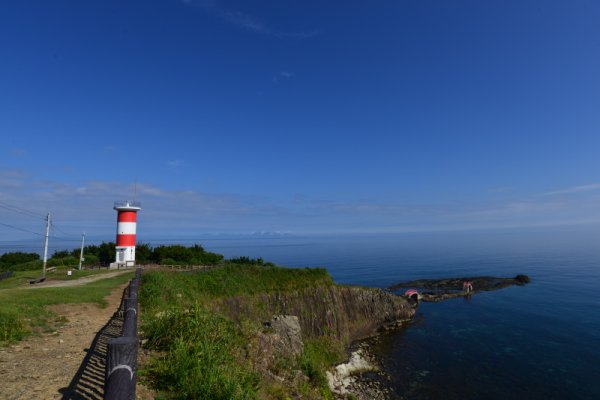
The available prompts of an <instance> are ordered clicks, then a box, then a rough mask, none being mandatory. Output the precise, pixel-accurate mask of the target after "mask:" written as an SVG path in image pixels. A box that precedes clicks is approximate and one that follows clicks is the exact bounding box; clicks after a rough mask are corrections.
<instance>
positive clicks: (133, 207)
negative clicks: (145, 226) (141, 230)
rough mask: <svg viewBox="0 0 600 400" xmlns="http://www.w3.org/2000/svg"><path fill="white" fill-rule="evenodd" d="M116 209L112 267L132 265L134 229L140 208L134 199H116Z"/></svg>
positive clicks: (133, 261)
mask: <svg viewBox="0 0 600 400" xmlns="http://www.w3.org/2000/svg"><path fill="white" fill-rule="evenodd" d="M114 209H115V210H116V211H117V245H116V247H115V250H116V256H115V262H114V263H112V264H111V267H113V268H115V267H116V268H119V267H133V266H134V265H135V231H136V224H137V212H138V211H140V210H141V209H142V207H141V204H140V203H139V202H135V201H116V202H115V206H114Z"/></svg>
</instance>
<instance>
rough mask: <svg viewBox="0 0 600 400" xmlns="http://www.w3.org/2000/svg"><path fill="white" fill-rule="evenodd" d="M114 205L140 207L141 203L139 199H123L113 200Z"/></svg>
mask: <svg viewBox="0 0 600 400" xmlns="http://www.w3.org/2000/svg"><path fill="white" fill-rule="evenodd" d="M114 206H115V207H142V203H140V202H139V201H129V200H123V201H115V205H114Z"/></svg>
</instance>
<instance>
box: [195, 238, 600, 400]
mask: <svg viewBox="0 0 600 400" xmlns="http://www.w3.org/2000/svg"><path fill="white" fill-rule="evenodd" d="M201 243H202V244H203V245H204V246H205V248H207V249H208V250H210V251H215V252H219V253H222V254H225V255H226V256H227V257H234V256H242V255H244V256H250V257H255V258H256V257H262V258H263V259H264V260H265V261H272V262H275V263H276V264H280V265H286V266H293V267H305V266H309V267H325V268H327V269H328V270H329V272H330V273H331V275H332V276H333V278H334V280H335V281H336V282H339V283H345V284H357V285H365V286H372V287H380V288H385V287H388V286H390V285H392V284H394V283H396V282H399V281H405V280H411V279H417V278H444V277H459V276H469V275H492V276H502V277H512V276H515V275H516V274H520V273H522V274H527V275H529V276H530V278H531V280H532V281H531V283H530V284H528V285H526V286H522V287H520V286H515V287H509V288H506V289H502V290H499V291H494V292H485V293H480V294H477V295H475V296H473V297H472V298H470V299H463V298H458V299H452V300H446V301H444V302H441V303H421V304H420V305H419V308H418V312H417V315H416V317H415V318H414V320H413V321H412V322H411V323H410V324H409V325H408V326H406V327H404V328H401V329H398V330H394V331H390V332H386V333H383V334H381V335H379V336H378V337H377V339H376V340H374V341H372V343H371V345H372V350H373V352H374V353H375V355H376V356H377V357H378V358H379V359H380V360H381V363H382V365H383V369H384V371H385V373H386V374H387V375H388V376H389V378H390V380H389V381H387V384H388V385H389V386H391V388H392V389H393V393H394V397H396V398H410V399H505V398H511V399H530V400H531V399H565V398H572V399H599V398H600V382H599V380H598V378H599V377H600V295H599V294H598V290H599V289H600V229H598V228H587V229H581V228H554V229H539V230H527V231H520V232H514V231H510V230H506V231H481V232H454V233H452V232H445V233H435V234H432V233H429V234H398V235H362V236H361V235H352V236H310V237H309V236H306V237H301V236H295V237H264V238H237V239H231V238H229V239H209V240H202V242H201Z"/></svg>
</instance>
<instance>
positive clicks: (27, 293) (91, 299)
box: [0, 273, 133, 345]
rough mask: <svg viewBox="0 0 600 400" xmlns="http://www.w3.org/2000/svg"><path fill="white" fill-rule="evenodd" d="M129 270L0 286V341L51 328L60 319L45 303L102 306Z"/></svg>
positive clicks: (49, 330)
mask: <svg viewBox="0 0 600 400" xmlns="http://www.w3.org/2000/svg"><path fill="white" fill-rule="evenodd" d="M132 274H133V273H126V274H123V275H119V276H116V277H113V278H108V279H104V280H100V281H96V282H92V283H89V284H87V285H81V286H73V287H63V288H40V289H18V288H11V289H2V290H0V344H1V345H6V344H8V343H10V342H14V341H18V340H21V339H22V338H23V337H25V336H27V335H29V334H32V333H37V332H51V331H53V330H54V327H55V326H56V325H57V324H59V323H61V322H62V320H61V319H60V318H58V319H57V318H56V316H55V315H54V314H53V313H52V312H50V311H49V310H48V309H47V308H46V306H48V305H53V304H70V303H95V304H98V305H100V306H102V307H104V306H106V301H105V300H104V298H105V297H106V296H108V295H109V294H110V292H111V291H112V290H113V289H114V288H115V287H117V286H119V285H121V284H123V283H125V282H127V281H128V280H129V279H131V277H132ZM17 275H18V277H17V279H23V278H24V277H25V275H24V273H17ZM10 279H15V278H10ZM10 283H11V282H8V284H10ZM9 287H10V286H9Z"/></svg>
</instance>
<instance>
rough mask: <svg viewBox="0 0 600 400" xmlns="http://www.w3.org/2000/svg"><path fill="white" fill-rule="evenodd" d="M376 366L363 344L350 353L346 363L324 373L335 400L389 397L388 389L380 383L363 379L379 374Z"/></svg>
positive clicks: (371, 399)
mask: <svg viewBox="0 0 600 400" xmlns="http://www.w3.org/2000/svg"><path fill="white" fill-rule="evenodd" d="M377 365H378V364H377V361H376V360H375V358H374V357H373V356H372V355H371V353H370V352H369V346H368V345H367V344H366V343H365V342H363V343H361V344H360V346H359V348H358V349H357V350H355V351H353V352H352V353H351V355H350V359H349V361H348V362H347V363H343V364H339V365H337V366H336V367H335V368H334V369H333V370H332V371H328V372H326V378H327V384H328V386H329V389H330V390H331V392H332V393H333V394H334V396H335V397H336V398H337V399H344V400H345V399H348V398H353V399H357V400H386V399H388V398H389V397H390V396H389V393H390V389H389V388H387V387H386V386H385V385H384V384H382V382H380V381H375V380H371V379H364V377H365V375H368V374H375V375H377V376H378V375H380V374H381V371H380V369H379V367H378V366H377Z"/></svg>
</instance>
